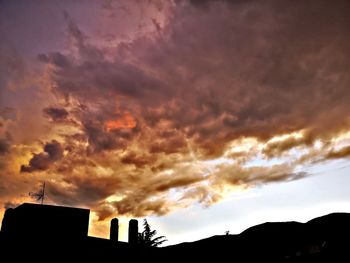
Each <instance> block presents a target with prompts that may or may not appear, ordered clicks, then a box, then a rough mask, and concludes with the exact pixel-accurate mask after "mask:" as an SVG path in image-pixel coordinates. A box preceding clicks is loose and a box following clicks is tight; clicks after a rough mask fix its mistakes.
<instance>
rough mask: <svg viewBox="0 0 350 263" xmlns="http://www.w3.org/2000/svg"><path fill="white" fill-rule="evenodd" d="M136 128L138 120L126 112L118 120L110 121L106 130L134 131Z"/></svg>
mask: <svg viewBox="0 0 350 263" xmlns="http://www.w3.org/2000/svg"><path fill="white" fill-rule="evenodd" d="M135 127H136V120H135V118H134V117H133V116H132V115H131V114H130V113H129V112H125V113H124V115H122V116H121V117H120V118H118V119H115V120H109V121H107V122H106V123H105V128H106V130H107V131H111V130H117V129H132V128H135Z"/></svg>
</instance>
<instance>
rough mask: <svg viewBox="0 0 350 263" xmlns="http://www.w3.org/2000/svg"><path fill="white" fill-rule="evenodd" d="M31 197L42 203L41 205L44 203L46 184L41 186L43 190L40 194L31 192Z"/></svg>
mask: <svg viewBox="0 0 350 263" xmlns="http://www.w3.org/2000/svg"><path fill="white" fill-rule="evenodd" d="M29 196H30V197H33V198H35V199H36V201H38V202H39V201H41V204H43V203H44V199H45V182H43V183H42V184H41V189H40V191H38V192H29Z"/></svg>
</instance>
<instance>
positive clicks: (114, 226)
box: [109, 218, 119, 244]
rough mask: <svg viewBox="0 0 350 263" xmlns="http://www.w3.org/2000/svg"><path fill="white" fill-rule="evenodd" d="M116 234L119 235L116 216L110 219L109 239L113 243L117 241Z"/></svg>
mask: <svg viewBox="0 0 350 263" xmlns="http://www.w3.org/2000/svg"><path fill="white" fill-rule="evenodd" d="M118 235H119V221H118V218H113V219H112V220H111V228H110V232H109V240H110V241H112V242H113V243H114V244H116V243H118Z"/></svg>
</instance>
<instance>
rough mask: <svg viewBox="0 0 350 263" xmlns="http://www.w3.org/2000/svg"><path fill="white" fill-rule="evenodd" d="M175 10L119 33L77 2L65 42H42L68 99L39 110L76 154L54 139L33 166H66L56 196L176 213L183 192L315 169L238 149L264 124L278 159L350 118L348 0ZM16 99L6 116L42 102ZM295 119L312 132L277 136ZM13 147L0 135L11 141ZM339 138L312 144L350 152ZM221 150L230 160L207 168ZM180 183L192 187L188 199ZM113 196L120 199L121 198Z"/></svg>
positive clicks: (18, 63) (261, 138)
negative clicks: (94, 27)
mask: <svg viewBox="0 0 350 263" xmlns="http://www.w3.org/2000/svg"><path fill="white" fill-rule="evenodd" d="M107 8H108V9H110V6H107ZM160 9H161V8H160ZM84 10H85V9H84ZM169 10H170V11H169ZM169 10H168V11H169V12H170V13H169V14H167V16H166V19H165V21H162V20H161V19H158V20H157V17H156V15H155V16H152V17H150V18H149V19H148V18H147V20H149V21H150V23H151V24H152V25H153V27H155V28H156V30H155V31H150V32H148V31H147V32H146V33H144V32H143V33H142V34H138V31H137V32H131V33H130V36H128V37H125V38H122V39H127V41H124V42H122V41H119V39H114V38H112V40H111V41H109V42H108V43H107V42H106V41H105V39H104V38H100V37H99V36H98V35H89V33H91V32H92V31H89V26H88V25H87V24H84V23H83V22H81V21H83V20H81V19H79V16H78V17H74V16H73V15H72V16H71V15H69V14H68V12H65V13H64V21H65V25H66V33H67V34H66V36H67V37H68V41H67V43H65V46H64V47H65V48H63V49H60V50H55V48H53V49H54V50H51V46H50V47H45V48H41V50H40V51H39V52H36V55H37V61H36V63H37V64H38V65H35V66H38V67H40V68H41V69H44V71H43V72H41V73H40V74H39V75H40V77H41V78H39V77H38V76H37V75H35V76H36V78H37V79H40V81H42V82H43V83H44V85H43V86H44V87H41V88H40V89H38V91H37V93H38V94H39V95H40V94H41V92H43V90H46V91H47V90H50V92H52V94H53V95H54V96H52V97H54V99H57V101H54V102H51V101H50V102H47V101H45V103H43V105H44V106H42V107H46V108H44V109H42V108H40V110H39V115H42V114H44V115H45V116H46V117H48V118H50V119H51V120H52V122H50V124H54V125H58V126H59V125H62V124H63V123H62V122H64V125H66V126H65V127H64V129H60V133H61V132H62V133H64V134H63V135H62V134H51V133H50V132H54V129H52V130H50V132H48V133H50V134H47V136H51V135H56V136H60V138H61V139H64V140H65V141H64V145H65V148H64V149H65V150H66V153H67V154H66V155H65V157H64V158H63V147H62V145H61V144H60V143H58V142H57V141H52V142H49V143H47V144H46V145H45V146H44V149H43V151H42V152H40V153H35V154H33V157H32V158H31V160H30V161H29V164H28V165H22V167H21V171H22V172H33V171H44V170H49V169H50V168H51V167H53V168H55V169H52V170H50V171H49V173H48V174H53V173H56V172H57V173H59V175H57V176H56V177H55V178H54V179H53V180H52V182H51V184H49V185H48V191H49V196H51V197H52V200H53V201H54V202H56V203H61V204H69V205H84V206H87V207H90V208H92V209H95V210H96V211H97V213H98V215H99V217H100V219H101V220H103V219H105V218H107V217H109V216H111V215H112V214H113V213H117V214H125V215H136V216H144V215H149V214H152V213H154V214H158V215H163V214H165V213H167V212H169V211H171V210H172V209H175V208H178V207H179V205H182V203H183V202H184V203H187V202H190V203H193V202H199V203H201V204H203V205H210V204H213V203H215V202H218V201H219V200H220V199H221V198H223V197H224V195H223V194H222V191H221V190H222V189H223V188H225V186H237V185H238V186H242V187H251V186H256V185H262V184H267V183H272V182H283V181H288V180H297V179H300V178H303V177H304V176H307V174H305V173H303V172H300V173H298V172H296V171H295V167H294V166H293V164H289V163H284V164H282V165H272V166H266V167H265V166H257V167H245V166H243V164H245V163H246V160H248V159H249V158H250V157H251V155H254V154H256V152H257V151H256V150H254V149H253V150H252V151H249V150H245V149H239V151H234V152H229V151H228V150H229V148H230V147H231V144H232V142H235V141H236V140H237V141H239V140H241V139H242V138H243V139H244V138H247V137H254V138H255V140H256V144H257V143H259V144H261V145H263V149H262V150H261V154H262V156H263V158H265V157H268V158H273V157H276V156H277V157H280V156H282V155H283V154H284V153H286V152H289V151H290V150H292V149H293V148H296V147H304V148H305V149H308V147H309V148H312V147H313V146H314V143H315V141H316V140H320V141H322V142H325V143H330V141H331V139H332V138H334V137H337V136H338V135H339V134H341V133H343V132H345V131H347V130H349V127H350V120H349V118H348V117H347V116H348V112H349V110H350V104H349V101H350V90H349V88H348V87H349V84H350V74H349V73H350V71H349V70H350V54H349V52H350V46H349V45H350V44H349V43H350V41H349V40H350V39H349V34H348V30H349V28H350V18H349V16H348V14H349V13H350V4H349V2H348V1H341V0H340V1H337V2H332V3H331V2H330V1H323V0H320V1H316V0H315V1H306V2H305V1H298V2H297V1H293V2H292V1H277V0H276V1H269V0H268V1H264V2H262V1H175V2H174V5H173V6H172V7H171V8H170V9H169ZM114 11H117V10H114ZM168 11H167V12H168ZM61 18H62V17H61ZM75 18H76V21H77V22H79V23H82V24H77V23H76V22H75ZM97 18H100V17H98V16H96V21H97V22H96V24H99V23H102V22H101V21H99V20H98V19H97ZM37 20H38V21H39V20H40V16H36V17H35V25H36V24H37V22H38V21H37ZM56 20H57V19H56ZM56 20H55V21H56ZM145 20H146V19H145ZM57 21H59V20H57ZM41 24H44V23H41ZM136 24H138V25H140V23H136ZM61 26H62V25H61ZM61 26H59V27H58V28H63V27H61ZM9 28H11V27H9ZM140 30H141V29H140ZM27 31H28V32H31V30H27ZM9 32H10V30H9ZM55 32H58V31H57V30H55ZM112 33H113V32H112ZM42 35H44V34H40V36H42ZM57 35H58V36H60V38H61V40H62V39H64V36H63V35H59V34H57ZM50 36H51V35H50ZM56 40H57V36H56V37H55V41H53V42H56ZM61 40H60V41H61ZM114 41H115V42H114ZM118 41H119V42H118ZM41 42H45V41H41ZM53 47H54V46H53ZM48 50H49V51H48ZM0 56H1V58H2V59H1V61H0V71H1V72H0V74H1V73H2V75H0V78H3V79H0V84H6V85H12V86H11V88H16V89H17V90H19V91H18V92H19V93H21V94H22V93H23V94H25V92H26V90H28V89H26V87H27V86H31V85H32V83H33V82H30V81H28V80H27V79H25V78H23V79H24V80H23V81H22V82H18V83H19V84H18V83H17V82H14V81H13V80H14V79H16V78H18V76H22V75H26V74H27V75H28V74H29V73H27V72H29V69H31V68H32V67H28V64H27V63H24V62H23V61H22V60H21V59H20V58H19V57H17V56H14V55H12V53H11V55H8V54H7V53H6V52H4V51H0ZM33 57H35V56H33ZM38 61H39V62H41V63H38ZM4 65H5V66H4ZM33 68H35V67H33ZM3 76H6V77H7V78H4V77H3ZM31 77H33V76H32V75H31ZM5 80H6V81H5ZM21 80H22V78H21ZM13 83H16V85H14V84H13ZM28 83H29V84H28ZM38 83H39V82H35V85H33V86H36V85H38ZM40 83H41V82H40ZM1 92H2V90H1V89H0V94H1V95H2V93H1ZM28 94H29V93H28ZM29 97H30V96H28V98H29ZM39 97H40V96H39ZM47 98H48V97H47ZM0 100H1V102H2V100H4V101H5V99H3V97H2V96H1V97H0ZM3 104H4V103H3ZM18 104H21V103H18ZM4 105H5V104H4ZM8 105H12V104H8ZM47 105H64V107H63V106H62V107H54V106H52V107H47ZM16 107H17V106H16ZM13 109H14V108H9V107H1V108H0V118H1V123H3V126H4V127H5V128H6V129H7V126H8V123H11V122H14V121H15V120H16V118H17V117H18V116H20V117H23V118H26V117H27V116H29V115H30V114H31V112H25V111H24V110H22V111H19V112H17V111H16V110H13ZM41 109H42V111H41ZM67 119H69V120H70V121H71V122H66V120H67ZM44 121H45V124H47V123H48V122H47V119H45V120H44ZM69 125H71V127H68V126H69ZM35 126H38V125H35ZM43 126H45V125H43ZM48 126H49V128H51V126H53V125H48ZM56 128H57V127H56ZM60 128H61V127H60ZM1 129H2V130H3V129H4V128H3V127H1ZM291 132H300V133H301V134H302V136H301V137H297V136H296V137H293V136H292V137H288V138H287V139H283V140H280V141H269V140H270V139H271V138H273V137H275V136H278V135H282V134H286V133H291ZM45 134H46V133H45ZM38 137H40V136H38ZM49 138H52V137H49ZM53 138H56V137H53ZM37 139H41V140H44V139H42V138H37ZM22 144H23V141H20V142H18V145H17V146H16V147H18V148H21V147H23V146H21V145H22ZM331 147H332V146H329V148H325V149H326V150H329V149H333V148H331ZM10 148H11V147H10ZM10 148H9V144H8V143H7V142H6V141H4V140H0V153H1V152H2V153H8V150H9V149H10ZM14 148H15V147H14ZM241 148H244V147H241ZM334 149H338V148H334ZM334 149H333V150H330V151H328V152H327V151H326V150H324V149H322V152H319V153H316V152H312V153H310V154H309V155H310V156H316V155H317V156H318V157H319V158H321V157H322V158H324V157H325V156H326V159H327V158H328V159H332V158H342V157H344V156H348V148H346V147H345V148H343V149H340V150H334ZM323 150H324V151H323ZM11 151H12V148H11ZM325 151H326V154H325ZM22 155H23V154H22ZM22 155H21V156H22ZM6 156H7V154H6ZM320 156H321V157H320ZM221 157H224V158H226V157H228V158H231V160H230V162H228V163H226V164H224V165H222V163H221V161H220V162H219V163H218V164H215V165H213V168H212V169H209V170H208V169H204V168H203V167H206V166H207V165H209V164H208V163H206V161H210V160H211V159H214V158H221ZM1 158H2V156H1ZM307 158H309V159H312V158H311V157H308V156H307ZM307 158H306V157H305V159H307ZM238 159H239V160H240V161H238ZM58 160H60V162H59V164H60V165H59V167H58V165H57V167H56V165H54V163H55V162H56V161H58ZM0 161H2V160H0ZM231 161H232V163H231ZM300 163H302V161H300ZM0 165H2V163H0ZM202 166H203V167H202ZM209 166H210V165H209ZM198 167H199V168H198ZM204 175H205V176H204ZM0 176H1V174H0ZM22 176H23V175H22ZM27 177H28V178H31V176H30V175H28V176H27ZM2 181H4V180H2ZM3 185H4V186H3ZM1 187H6V184H3V183H2V184H1ZM21 189H26V188H25V187H22V188H21ZM177 190H179V191H177ZM0 192H1V191H0ZM174 192H176V194H178V192H181V195H180V198H179V197H178V196H177V195H176V194H174V196H176V198H178V199H176V198H175V199H176V200H175V201H174V200H172V199H171V198H172V197H173V193H174ZM113 195H117V197H118V198H117V199H118V200H116V201H114V200H115V199H111V200H112V201H108V200H110V199H108V198H109V197H111V196H112V197H113Z"/></svg>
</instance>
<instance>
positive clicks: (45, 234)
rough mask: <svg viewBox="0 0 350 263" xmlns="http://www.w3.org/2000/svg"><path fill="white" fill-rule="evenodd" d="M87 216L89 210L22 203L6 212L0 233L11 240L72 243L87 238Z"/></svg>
mask: <svg viewBox="0 0 350 263" xmlns="http://www.w3.org/2000/svg"><path fill="white" fill-rule="evenodd" d="M89 216H90V210H89V209H82V208H72V207H63V206H52V205H38V204H29V203H24V204H22V205H20V206H18V207H16V208H9V209H7V210H6V212H5V215H4V218H3V221H2V227H1V232H2V233H3V235H5V236H7V237H9V238H11V239H13V240H23V241H26V240H31V241H33V239H34V240H35V239H38V240H45V241H59V240H68V241H74V240H77V239H84V238H86V237H87V235H88V229H89ZM33 242H34V241H33Z"/></svg>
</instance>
